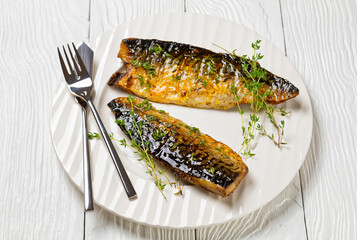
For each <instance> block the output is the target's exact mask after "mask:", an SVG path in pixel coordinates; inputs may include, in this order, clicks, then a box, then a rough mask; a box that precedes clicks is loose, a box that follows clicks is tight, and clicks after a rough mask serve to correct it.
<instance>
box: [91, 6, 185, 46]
mask: <svg viewBox="0 0 357 240" xmlns="http://www.w3.org/2000/svg"><path fill="white" fill-rule="evenodd" d="M183 11H184V0H120V1H114V0H106V1H98V0H92V1H91V28H90V38H91V40H95V38H96V37H98V36H99V35H100V34H102V33H103V32H105V31H107V30H109V29H112V28H113V27H115V26H118V25H119V24H123V23H125V22H128V21H131V20H134V19H137V18H141V17H145V16H149V15H153V14H159V13H172V12H183Z"/></svg>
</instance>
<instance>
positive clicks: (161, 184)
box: [88, 96, 183, 199]
mask: <svg viewBox="0 0 357 240" xmlns="http://www.w3.org/2000/svg"><path fill="white" fill-rule="evenodd" d="M127 100H128V102H129V103H130V104H131V110H130V115H131V117H132V119H133V121H132V126H133V130H130V129H128V130H127V131H126V133H127V134H128V135H129V137H130V140H131V144H128V143H127V142H126V140H125V139H117V138H115V137H114V134H113V133H111V134H109V137H110V139H112V140H115V141H117V142H119V143H120V145H121V146H124V147H130V148H131V149H133V150H134V151H135V153H138V154H139V155H140V158H139V159H138V161H144V162H145V166H146V172H147V173H148V174H149V175H150V176H152V177H153V178H154V180H155V181H154V183H155V185H156V186H157V188H158V189H159V191H160V192H161V194H162V196H163V197H164V198H165V199H166V196H165V194H164V192H163V191H164V189H165V187H166V186H167V185H169V186H171V187H172V188H175V189H177V192H176V193H175V195H182V190H183V186H182V185H181V184H180V183H179V181H178V180H176V181H171V180H170V179H169V178H168V177H167V175H166V174H165V172H164V171H163V170H162V169H160V168H158V167H157V166H156V164H155V162H154V158H153V156H152V155H150V154H149V145H150V142H148V141H144V137H143V126H144V125H145V124H146V123H145V122H144V121H143V120H142V121H137V120H136V119H135V114H134V100H135V98H134V97H132V96H128V98H127ZM135 106H137V107H139V108H141V109H142V110H143V111H148V110H150V109H152V106H151V103H150V102H149V101H147V100H144V101H143V102H141V103H139V104H137V105H135ZM153 117H155V116H153V115H148V116H147V118H148V119H152V118H153ZM115 122H116V123H117V124H119V125H120V126H125V122H124V121H123V120H121V119H116V120H115ZM133 131H134V132H133ZM134 134H137V135H138V136H139V138H140V142H141V143H140V142H138V141H137V140H136V139H135V138H134ZM167 134H168V132H162V131H161V130H159V129H156V131H155V132H154V134H153V138H154V139H156V140H160V139H161V138H162V137H163V136H165V135H167ZM100 137H101V136H100V134H98V133H95V132H89V133H88V138H89V139H96V138H97V139H98V138H100ZM163 179H164V180H163Z"/></svg>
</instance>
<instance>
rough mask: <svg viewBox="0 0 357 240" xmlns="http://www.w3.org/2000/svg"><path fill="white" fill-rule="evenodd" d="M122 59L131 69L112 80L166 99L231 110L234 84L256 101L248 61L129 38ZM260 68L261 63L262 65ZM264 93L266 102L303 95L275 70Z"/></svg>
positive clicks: (132, 90) (246, 97)
mask: <svg viewBox="0 0 357 240" xmlns="http://www.w3.org/2000/svg"><path fill="white" fill-rule="evenodd" d="M118 57H119V58H121V59H122V60H123V62H124V64H125V67H126V70H124V71H118V72H116V73H114V74H113V75H112V77H111V78H110V80H109V82H108V84H109V85H111V86H116V87H119V88H122V89H124V90H126V91H127V92H130V93H133V94H135V95H137V96H140V97H143V98H146V99H148V100H150V101H155V102H160V103H173V104H178V105H184V106H189V107H197V108H216V109H228V108H232V107H234V106H236V101H235V96H234V94H233V93H232V92H231V86H232V85H235V86H236V89H237V92H236V95H238V96H239V97H240V103H250V102H252V94H251V93H250V94H249V91H248V90H247V89H246V87H245V81H244V78H245V79H247V76H245V74H244V73H243V71H242V64H243V63H244V61H245V60H244V59H242V58H241V57H238V56H233V55H230V54H227V53H215V52H212V51H210V50H207V49H204V48H200V47H195V46H191V45H188V44H182V43H176V42H167V41H160V40H155V39H133V38H129V39H124V40H123V41H122V43H121V45H120V50H119V53H118ZM259 67H260V66H259ZM262 81H263V82H264V86H263V87H262V89H261V91H262V92H263V91H265V90H266V89H268V90H269V91H270V92H271V93H272V95H269V96H266V98H265V100H266V101H267V102H268V103H270V104H277V103H281V102H284V101H286V100H288V99H291V98H294V97H296V96H297V95H298V94H299V89H297V88H296V87H295V86H294V85H293V84H292V83H290V82H289V81H288V80H286V79H284V78H281V77H278V76H276V75H274V74H272V73H270V72H269V71H267V76H266V78H265V79H263V80H262Z"/></svg>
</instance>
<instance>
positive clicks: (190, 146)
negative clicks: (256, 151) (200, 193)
mask: <svg viewBox="0 0 357 240" xmlns="http://www.w3.org/2000/svg"><path fill="white" fill-rule="evenodd" d="M145 101H146V103H148V104H150V103H149V102H147V100H145ZM143 102H144V101H143V100H142V99H139V98H136V99H135V100H134V102H133V111H134V118H135V120H136V122H137V123H139V122H143V125H142V135H143V141H144V142H149V149H148V152H149V154H151V155H152V156H153V157H154V158H155V159H156V160H157V161H158V162H159V163H161V164H162V165H164V166H165V167H167V168H168V169H170V170H171V171H172V172H173V173H175V174H176V175H177V176H178V177H180V178H181V179H183V180H186V181H188V182H191V183H193V184H195V185H197V186H200V187H202V188H204V189H206V190H208V191H211V192H213V193H215V194H218V195H220V196H222V197H226V196H228V195H229V194H230V193H232V192H233V191H234V190H235V189H236V188H237V186H238V185H239V183H240V181H241V180H242V179H243V178H244V176H245V175H246V174H247V173H248V167H247V166H246V165H245V164H244V162H243V161H242V159H241V157H240V156H239V155H238V154H237V153H235V152H234V151H233V150H232V149H230V148H229V147H228V146H226V145H225V144H223V143H221V142H218V141H215V140H214V139H213V138H211V137H210V136H208V135H206V134H204V133H201V132H200V131H199V130H198V129H197V128H194V127H190V126H188V125H186V124H185V123H184V122H182V121H180V120H178V119H176V118H173V117H171V116H169V115H168V114H167V113H165V112H163V111H158V110H156V109H155V108H154V107H152V106H151V105H150V109H146V108H145V107H143V105H140V104H142V103H143ZM144 103H145V102H144ZM108 107H109V108H110V109H111V110H112V112H113V113H114V114H115V118H116V119H119V120H120V124H118V125H119V126H120V128H121V129H122V130H123V131H124V133H125V134H126V135H127V136H129V132H130V133H131V134H132V137H133V139H135V141H137V143H140V144H142V145H143V144H144V143H143V141H142V140H141V138H140V135H139V134H138V133H137V131H135V130H134V129H135V128H134V125H133V122H134V121H133V115H131V113H130V111H131V110H132V105H131V103H130V102H129V101H128V99H127V98H125V97H120V98H116V99H114V100H112V101H111V102H109V103H108ZM159 133H160V134H159ZM158 136H159V137H158Z"/></svg>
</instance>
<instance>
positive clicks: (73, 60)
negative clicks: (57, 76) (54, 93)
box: [67, 44, 81, 75]
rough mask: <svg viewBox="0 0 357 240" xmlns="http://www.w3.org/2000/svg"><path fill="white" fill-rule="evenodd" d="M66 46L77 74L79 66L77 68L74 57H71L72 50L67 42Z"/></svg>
mask: <svg viewBox="0 0 357 240" xmlns="http://www.w3.org/2000/svg"><path fill="white" fill-rule="evenodd" d="M67 47H68V51H69V54H70V55H71V58H72V62H73V66H74V68H75V69H76V72H77V75H79V74H80V72H81V71H80V70H79V68H78V64H77V61H76V59H74V57H73V54H72V50H71V48H70V47H69V44H67Z"/></svg>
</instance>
